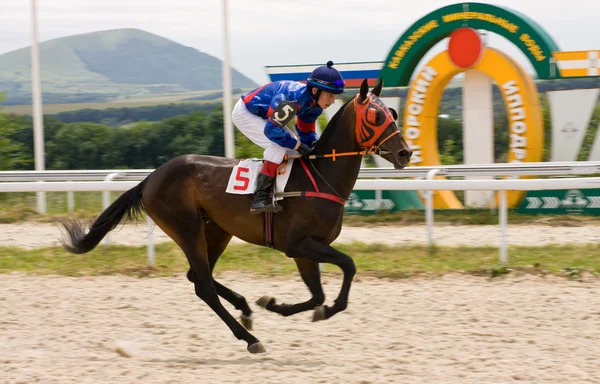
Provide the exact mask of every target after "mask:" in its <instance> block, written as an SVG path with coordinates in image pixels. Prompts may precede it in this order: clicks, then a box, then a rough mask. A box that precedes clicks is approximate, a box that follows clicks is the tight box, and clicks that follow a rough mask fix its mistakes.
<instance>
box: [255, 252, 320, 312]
mask: <svg viewBox="0 0 600 384" xmlns="http://www.w3.org/2000/svg"><path fill="white" fill-rule="evenodd" d="M294 261H295V262H296V265H297V266H298V272H300V276H301V277H302V280H303V281H304V283H305V284H306V286H307V287H308V289H309V290H310V293H311V298H310V299H309V300H307V301H305V302H302V303H297V304H286V303H282V304H278V303H276V301H275V298H274V297H272V296H263V297H261V298H260V299H258V300H257V301H256V304H257V305H259V306H261V307H263V308H265V309H267V310H269V311H271V312H275V313H278V314H280V315H281V316H291V315H295V314H297V313H300V312H304V311H309V310H311V309H314V308H315V307H318V306H320V305H321V304H323V302H324V301H325V294H324V293H323V287H322V286H321V272H320V271H319V263H315V262H314V261H312V260H307V259H294Z"/></svg>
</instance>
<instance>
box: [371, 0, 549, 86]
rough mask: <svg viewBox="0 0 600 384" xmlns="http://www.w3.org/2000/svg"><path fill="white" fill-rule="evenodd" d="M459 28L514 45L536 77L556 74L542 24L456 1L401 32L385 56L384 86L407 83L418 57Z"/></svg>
mask: <svg viewBox="0 0 600 384" xmlns="http://www.w3.org/2000/svg"><path fill="white" fill-rule="evenodd" d="M461 27H470V28H473V29H483V30H486V31H490V32H494V33H497V34H499V35H501V36H503V37H505V38H506V39H508V40H509V41H511V42H512V43H513V44H515V45H516V46H517V47H518V48H519V49H520V50H521V51H522V52H523V53H524V54H525V55H526V56H527V58H528V59H529V61H530V62H531V64H532V65H533V67H534V69H535V71H536V72H537V76H538V78H540V79H551V78H558V77H560V75H559V72H558V70H557V68H556V63H555V62H554V59H553V58H552V52H557V51H559V49H558V46H557V44H556V43H555V42H554V40H553V39H552V38H551V37H550V35H548V34H547V33H546V32H545V31H544V30H543V29H542V27H540V26H539V25H538V24H537V23H535V22H534V21H533V20H531V19H530V18H529V17H527V16H525V15H523V14H521V13H519V12H516V11H514V10H511V9H508V8H505V7H499V6H495V5H490V4H484V3H456V4H451V5H448V6H446V7H443V8H439V9H438V10H436V11H434V12H431V13H429V14H428V15H426V16H424V17H422V18H421V19H419V20H418V21H417V22H416V23H414V24H413V25H412V26H411V27H410V28H408V29H407V30H406V32H404V34H403V35H402V36H400V38H399V39H398V41H397V42H396V43H395V44H394V46H393V48H392V49H391V51H390V53H389V54H388V56H387V59H386V61H385V64H384V66H383V68H382V70H381V73H380V76H381V77H383V79H384V84H385V85H386V87H397V86H407V85H408V84H409V82H410V78H411V76H412V74H413V72H414V70H415V68H416V66H417V64H418V63H419V61H420V60H421V58H422V57H423V56H424V55H425V54H426V53H427V51H429V50H430V49H431V48H432V47H433V46H434V45H435V44H437V43H438V42H439V41H440V40H442V39H444V38H445V37H447V36H448V35H449V34H450V33H451V32H452V31H454V30H455V29H458V28H461Z"/></svg>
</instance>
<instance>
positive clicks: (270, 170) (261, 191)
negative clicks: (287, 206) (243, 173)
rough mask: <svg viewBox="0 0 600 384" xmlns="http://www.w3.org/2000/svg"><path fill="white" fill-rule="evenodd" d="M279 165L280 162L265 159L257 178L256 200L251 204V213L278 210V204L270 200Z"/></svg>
mask: <svg viewBox="0 0 600 384" xmlns="http://www.w3.org/2000/svg"><path fill="white" fill-rule="evenodd" d="M277 167H279V164H277V163H273V162H271V161H267V160H265V161H264V162H263V167H262V169H261V170H260V173H259V174H258V178H257V180H256V190H255V191H254V201H253V202H252V205H251V206H250V212H251V213H261V212H277V206H276V205H275V203H274V202H273V201H269V194H270V190H271V186H272V185H273V181H274V180H275V177H276V176H277Z"/></svg>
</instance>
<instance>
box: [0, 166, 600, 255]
mask: <svg viewBox="0 0 600 384" xmlns="http://www.w3.org/2000/svg"><path fill="white" fill-rule="evenodd" d="M435 173H436V172H434V171H430V173H429V178H432V177H433V176H435ZM138 183H139V181H102V182H98V181H79V182H33V183H32V182H12V183H0V192H40V191H44V192H59V191H126V190H128V189H130V188H133V187H134V186H135V185H137V184H138ZM570 188H577V189H589V188H600V177H587V178H562V179H525V180H518V179H508V180H389V179H388V180H385V179H374V180H364V179H362V180H357V181H356V184H355V186H354V188H353V189H354V190H373V189H374V190H409V191H415V190H418V191H425V198H426V200H427V204H426V210H427V212H426V222H427V227H428V232H429V244H430V245H432V244H433V242H434V240H433V205H432V203H431V200H432V198H431V191H434V190H455V191H472V190H478V191H490V190H491V191H498V192H499V194H500V199H499V200H500V201H499V207H498V208H499V225H500V231H501V236H500V246H499V248H500V249H499V258H500V262H501V263H503V264H505V263H506V262H507V241H506V226H507V215H508V207H507V201H506V191H512V190H521V191H523V190H548V189H570ZM104 203H105V207H106V204H107V201H105V202H104ZM148 223H149V229H150V228H151V225H152V223H151V222H150V221H149V222H148ZM149 232H150V233H151V231H149ZM148 239H149V240H148V263H149V264H150V265H153V264H154V244H153V240H152V237H151V236H148Z"/></svg>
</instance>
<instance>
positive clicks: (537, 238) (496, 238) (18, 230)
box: [0, 223, 600, 249]
mask: <svg viewBox="0 0 600 384" xmlns="http://www.w3.org/2000/svg"><path fill="white" fill-rule="evenodd" d="M433 231H434V239H435V242H436V244H438V245H440V246H461V245H466V246H477V245H479V246H480V245H492V246H498V245H499V244H500V236H501V234H500V227H499V226H497V225H487V226H486V225H480V226H474V225H473V226H470V225H461V226H449V225H440V224H438V225H436V226H434V228H433ZM60 237H61V233H60V230H59V229H58V227H57V226H56V225H54V224H43V223H17V224H0V245H4V246H17V247H22V248H27V249H31V248H37V247H44V246H53V245H60V243H59V238H60ZM108 237H109V241H110V242H114V243H118V244H124V245H135V246H144V245H146V244H147V242H148V227H147V225H146V224H137V225H125V226H120V227H118V228H117V229H115V230H114V231H112V232H110V233H109V235H108ZM152 238H153V240H154V242H156V243H159V242H164V241H171V240H170V239H169V238H168V237H167V236H166V235H165V234H164V233H163V232H162V231H161V229H160V228H158V227H154V229H153V231H152ZM427 239H428V236H427V228H426V226H424V225H410V226H403V227H389V226H386V227H372V228H359V227H348V226H344V227H343V229H342V233H341V234H340V236H339V238H338V239H337V240H336V243H348V242H352V241H359V242H364V243H384V244H395V245H401V244H427ZM507 241H508V243H509V244H518V245H530V246H536V245H546V244H567V243H598V242H599V241H600V227H598V226H594V225H585V226H579V227H552V226H544V225H509V226H508V228H507ZM240 242H241V240H239V239H237V238H234V239H233V240H232V243H240Z"/></svg>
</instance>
